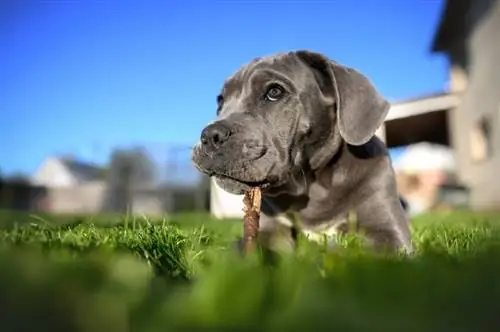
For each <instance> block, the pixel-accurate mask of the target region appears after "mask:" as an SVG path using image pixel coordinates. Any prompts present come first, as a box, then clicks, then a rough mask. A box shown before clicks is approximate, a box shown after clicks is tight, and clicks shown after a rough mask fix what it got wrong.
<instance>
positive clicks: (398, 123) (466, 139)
mask: <svg viewBox="0 0 500 332" xmlns="http://www.w3.org/2000/svg"><path fill="white" fill-rule="evenodd" d="M499 32H500V0H474V1H470V0H453V1H452V0H447V1H445V3H444V8H443V11H442V15H441V19H440V22H439V24H438V27H437V29H436V32H435V36H434V39H433V42H432V45H431V47H430V52H431V53H433V54H444V55H445V56H446V57H447V58H448V59H449V81H448V87H447V88H446V89H445V90H444V91H440V92H438V93H436V94H432V95H428V96H423V97H418V98H412V99H408V100H404V101H395V102H393V103H392V106H391V109H390V111H389V114H388V116H387V119H386V121H385V123H384V125H383V126H382V127H381V128H380V129H379V131H378V133H377V134H378V135H379V136H380V137H381V138H383V139H384V140H385V141H386V143H387V145H388V146H389V147H390V148H392V147H400V146H409V145H412V144H417V143H420V142H428V143H432V144H439V145H443V146H447V147H450V148H451V149H452V150H453V152H454V153H453V154H454V158H455V164H456V181H457V182H458V183H460V184H461V185H460V186H458V187H459V188H461V190H462V189H463V188H467V197H468V203H467V204H468V205H469V206H470V207H471V208H473V209H476V210H497V209H500V177H497V176H496V173H497V172H498V171H499V170H500V131H499V130H498V129H500V66H498V65H497V64H496V62H497V61H498V59H500V37H499V36H498V35H499ZM423 182H425V180H424V181H423ZM424 185H425V183H424ZM211 186H212V188H211V191H212V193H211V211H212V214H214V215H215V216H216V217H221V218H222V217H241V216H242V212H241V208H242V203H241V201H242V197H240V196H234V195H230V194H228V193H225V192H223V190H222V189H221V188H219V187H218V186H217V185H216V184H215V182H213V181H212V184H211ZM443 187H445V186H443ZM437 190H438V188H437V187H436V188H434V189H433V191H434V192H433V194H432V196H436V191H437ZM427 191H429V190H427ZM461 200H462V199H461Z"/></svg>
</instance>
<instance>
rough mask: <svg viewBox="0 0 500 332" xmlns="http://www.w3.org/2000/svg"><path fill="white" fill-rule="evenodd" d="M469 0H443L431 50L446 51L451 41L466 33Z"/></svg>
mask: <svg viewBox="0 0 500 332" xmlns="http://www.w3.org/2000/svg"><path fill="white" fill-rule="evenodd" d="M470 6H471V0H445V1H444V8H443V10H442V13H441V18H440V21H439V24H438V28H437V29H436V33H435V35H434V38H433V41H432V46H431V52H436V53H437V52H446V51H448V50H449V48H450V46H451V44H452V43H454V42H455V41H456V40H458V39H460V38H465V37H466V35H467V20H466V18H467V12H468V11H469V9H470Z"/></svg>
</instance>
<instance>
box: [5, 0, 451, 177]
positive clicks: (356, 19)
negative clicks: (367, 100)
mask: <svg viewBox="0 0 500 332" xmlns="http://www.w3.org/2000/svg"><path fill="white" fill-rule="evenodd" d="M11 3H12V4H14V5H12V6H11V8H10V9H9V10H10V11H9V12H6V11H4V12H3V14H2V15H3V16H2V17H0V22H1V23H0V63H1V64H2V65H1V66H0V78H1V79H0V124H1V125H2V130H0V169H1V170H2V172H4V173H9V172H12V171H23V172H32V171H33V170H34V169H35V168H36V167H37V166H38V165H39V163H40V162H41V161H42V160H43V158H45V157H46V156H48V155H51V154H54V153H64V152H66V153H74V154H75V155H77V156H80V157H82V158H84V159H91V160H92V159H93V160H95V161H98V162H103V161H105V159H106V155H107V153H108V152H109V149H111V148H112V147H113V146H117V145H122V146H123V145H130V144H141V143H144V144H146V145H148V146H154V147H155V149H156V150H162V149H163V147H165V148H166V147H167V145H168V144H174V145H179V146H185V147H188V146H190V145H191V144H192V143H194V142H195V140H196V139H197V138H198V135H199V132H200V129H201V128H202V127H203V125H205V124H206V123H207V122H208V121H209V120H211V119H212V118H213V117H214V113H215V97H216V95H217V93H218V91H219V89H220V87H221V84H222V82H223V81H224V79H225V78H226V77H227V76H228V75H230V74H231V73H233V72H234V71H235V70H236V69H238V68H239V67H240V66H241V65H242V64H244V63H247V62H248V61H249V60H251V59H252V58H254V57H256V56H261V55H265V54H270V53H274V52H278V51H286V50H290V49H300V48H308V49H312V50H315V51H319V52H323V53H325V54H326V55H328V56H329V57H331V58H333V59H335V60H337V61H339V62H342V63H345V64H347V65H350V66H352V67H355V68H357V69H358V70H360V71H362V72H363V73H365V74H366V75H367V76H369V77H370V78H371V79H372V81H373V82H374V83H375V84H376V86H377V87H378V89H379V90H380V91H381V92H382V93H383V94H384V95H385V96H386V97H388V98H389V99H390V100H398V99H404V98H411V97H415V96H418V95H422V94H426V93H433V92H437V91H441V90H443V89H444V88H445V83H446V79H447V73H446V68H447V64H446V60H445V59H444V58H443V57H442V56H438V55H432V54H430V53H429V48H430V42H431V39H432V36H433V33H434V29H435V28H436V25H437V22H438V18H439V14H440V11H441V6H442V1H441V0H439V1H438V0H435V1H431V0H425V1H424V0H404V1H397V0H377V1H375V0H337V1H333V0H332V1H313V0H311V1H305V0H304V1H291V0H289V1H284V0H283V1H273V0H267V1H263V0H261V1H257V0H253V1H251V0H248V1H237V0H234V1H229V0H227V1H215V0H214V1H212V0H205V1H201V0H199V1H193V0H163V1H153V0H151V1H129V0H115V1H113V0H107V1H92V0H86V1H83V0H82V1H53V2H48V1H45V2H43V3H42V1H23V2H21V1H20V2H19V4H18V5H15V4H16V1H11ZM21 3H24V4H26V3H31V4H36V5H30V6H21V5H20V4H21ZM181 151H182V148H181ZM184 151H185V152H186V153H185V156H188V153H187V149H185V150H184Z"/></svg>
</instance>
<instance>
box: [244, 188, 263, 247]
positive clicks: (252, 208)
mask: <svg viewBox="0 0 500 332" xmlns="http://www.w3.org/2000/svg"><path fill="white" fill-rule="evenodd" d="M243 204H244V207H243V212H245V216H244V219H243V250H244V251H245V252H249V251H250V250H251V249H252V248H253V246H254V244H255V243H254V242H255V239H256V238H257V235H258V233H259V219H260V204H261V191H260V188H259V187H254V188H252V189H250V190H248V191H247V192H246V193H245V198H244V199H243Z"/></svg>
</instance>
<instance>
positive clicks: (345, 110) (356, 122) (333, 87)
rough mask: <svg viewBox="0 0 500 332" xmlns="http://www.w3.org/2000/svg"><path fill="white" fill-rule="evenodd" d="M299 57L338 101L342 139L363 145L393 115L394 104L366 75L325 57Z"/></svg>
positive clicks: (300, 53)
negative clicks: (390, 108)
mask: <svg viewBox="0 0 500 332" xmlns="http://www.w3.org/2000/svg"><path fill="white" fill-rule="evenodd" d="M296 54H297V56H298V57H299V58H300V59H302V61H304V62H305V63H307V64H308V65H309V66H311V67H312V68H314V69H315V70H316V71H318V72H320V73H321V75H322V76H323V80H326V81H325V82H323V85H326V88H327V89H330V91H331V93H330V95H331V94H332V93H333V96H332V97H333V98H335V102H336V105H337V107H336V109H337V124H338V128H339V131H340V135H341V136H342V138H343V139H344V140H345V141H346V142H347V143H349V144H351V145H362V144H364V143H366V142H368V140H370V138H371V137H372V136H373V135H374V134H375V132H376V131H377V129H378V128H379V127H380V126H381V125H382V123H383V122H384V120H385V117H386V116H387V113H388V112H389V107H390V104H389V102H388V101H387V100H386V99H385V98H383V97H382V96H381V95H380V94H379V93H378V92H377V90H376V89H375V87H374V86H373V85H372V84H371V83H370V81H369V80H368V79H367V78H366V77H365V76H364V75H362V74H360V73H359V72H357V71H356V70H354V69H352V68H348V67H345V66H342V65H340V64H338V63H336V62H335V61H332V60H330V59H328V58H326V57H325V56H323V55H321V54H319V53H315V52H310V51H297V52H296Z"/></svg>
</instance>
